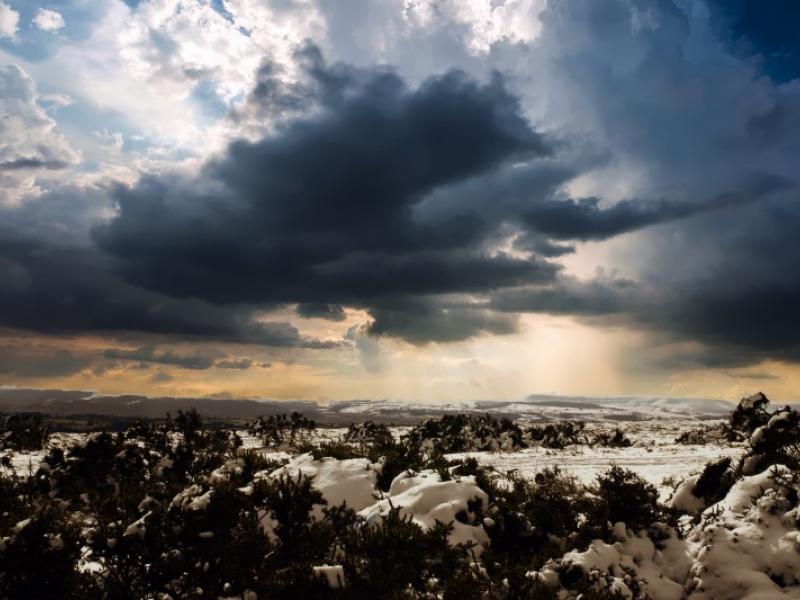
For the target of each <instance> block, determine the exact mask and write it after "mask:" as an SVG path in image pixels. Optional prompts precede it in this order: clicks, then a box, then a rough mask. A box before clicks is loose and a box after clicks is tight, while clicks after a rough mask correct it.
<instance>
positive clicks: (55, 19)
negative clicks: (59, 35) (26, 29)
mask: <svg viewBox="0 0 800 600" xmlns="http://www.w3.org/2000/svg"><path fill="white" fill-rule="evenodd" d="M33 24H34V25H36V27H38V28H39V29H41V30H42V31H58V30H59V29H61V28H62V27H64V25H65V23H64V17H62V16H61V13H59V12H57V11H55V10H50V9H47V8H40V9H39V12H37V13H36V16H35V17H34V18H33Z"/></svg>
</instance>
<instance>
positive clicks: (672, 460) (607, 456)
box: [0, 419, 742, 496]
mask: <svg viewBox="0 0 800 600" xmlns="http://www.w3.org/2000/svg"><path fill="white" fill-rule="evenodd" d="M710 423H713V421H707V420H706V421H694V420H687V419H682V420H679V421H675V422H670V421H663V420H652V421H635V422H611V423H609V422H599V423H590V424H589V425H588V426H587V432H596V431H602V430H607V431H613V430H614V429H615V428H619V429H621V430H622V431H624V432H625V433H626V435H627V436H628V437H629V438H630V439H631V441H633V443H634V445H633V446H632V447H630V448H607V447H597V446H596V447H589V446H586V445H579V446H572V447H569V448H565V449H563V450H555V449H548V448H542V447H536V448H526V449H524V450H519V451H515V452H464V453H456V454H448V455H446V457H447V458H448V459H452V460H457V459H461V458H466V457H475V458H476V459H477V460H478V462H480V463H481V464H483V465H486V466H491V467H494V468H495V469H497V470H499V471H501V472H504V473H505V472H509V471H512V470H514V471H517V472H518V473H519V474H520V475H522V476H524V477H533V475H535V474H536V472H538V471H541V470H542V469H543V468H545V467H553V466H556V467H559V468H560V469H561V470H563V471H564V472H566V473H569V474H571V475H574V476H575V477H577V478H578V480H579V481H581V482H583V483H591V481H592V480H594V478H595V477H596V476H597V475H598V474H600V473H602V472H604V471H606V470H607V469H608V467H609V465H619V466H621V467H625V468H627V469H631V470H632V471H635V472H636V473H638V474H639V475H640V476H641V477H643V478H644V479H646V480H647V481H649V482H650V483H652V484H653V485H655V486H656V487H657V488H658V489H659V491H660V492H661V494H662V496H665V495H667V494H668V493H669V492H670V491H671V490H672V488H673V485H674V484H675V483H677V482H678V481H680V480H681V479H682V478H684V477H687V476H689V475H691V474H693V473H695V472H697V471H698V470H700V469H701V468H702V467H703V465H705V464H706V463H707V462H709V461H710V460H714V459H716V458H720V457H723V456H730V457H732V458H734V459H735V458H738V457H739V456H740V454H741V452H742V447H741V446H737V445H733V446H731V445H717V444H705V445H685V444H677V443H676V442H675V440H676V439H677V438H678V436H679V435H680V434H681V433H683V432H685V431H691V430H693V429H697V428H699V427H704V426H707V425H709V424H710ZM408 429H409V428H408V427H394V428H392V432H393V433H394V434H395V436H401V435H403V434H404V433H405V432H407V431H408ZM345 431H346V429H344V428H338V427H336V428H319V429H317V430H316V431H315V433H314V440H313V441H315V442H322V441H337V440H341V439H342V437H343V436H344V433H345ZM238 433H239V435H240V436H241V437H242V441H243V448H245V449H255V450H260V451H261V452H262V453H263V454H264V455H265V456H268V457H270V458H275V459H289V458H290V455H289V454H288V453H286V452H283V451H276V450H272V449H267V448H263V447H262V446H261V442H260V441H259V439H258V438H256V437H254V436H252V435H250V434H248V433H247V432H246V431H240V432H238ZM82 437H83V436H82V434H77V433H55V434H53V435H52V436H51V439H50V445H52V446H58V447H61V448H66V447H67V446H69V445H70V444H72V443H74V442H76V441H79V440H80V439H81V438H82ZM44 454H45V451H34V452H13V451H10V450H5V451H0V457H2V456H5V455H9V456H11V461H12V464H13V466H14V468H15V469H16V470H17V472H18V473H20V474H28V473H32V472H35V471H36V469H37V468H38V466H39V463H40V462H41V460H42V457H43V456H44Z"/></svg>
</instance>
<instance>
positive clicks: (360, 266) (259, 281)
mask: <svg viewBox="0 0 800 600" xmlns="http://www.w3.org/2000/svg"><path fill="white" fill-rule="evenodd" d="M316 76H317V78H318V79H319V81H320V86H321V87H322V89H323V91H322V92H321V93H320V97H321V99H322V102H323V110H322V112H321V114H319V115H318V116H315V117H313V118H309V119H307V120H303V121H297V122H294V123H293V124H292V125H290V126H288V127H287V128H286V129H284V130H283V131H281V132H279V133H277V134H276V135H274V136H270V137H267V138H265V139H263V140H261V141H259V142H255V143H250V142H244V141H240V142H236V143H234V144H232V145H231V147H230V148H229V150H228V152H227V154H226V156H224V157H223V158H221V159H219V160H217V161H214V162H212V163H210V164H208V165H207V166H206V168H205V169H204V172H203V175H202V177H201V178H199V179H198V180H196V181H182V180H176V179H166V178H159V179H156V178H148V179H145V180H143V181H142V182H140V183H139V184H138V185H137V186H136V187H135V188H132V189H120V190H119V191H118V192H117V194H116V199H117V201H118V204H119V215H118V216H117V217H116V218H115V219H113V220H112V221H111V222H110V223H109V224H108V225H106V226H103V227H99V228H98V229H97V230H96V231H95V239H96V240H97V242H98V243H99V244H100V246H101V247H102V248H103V249H105V250H107V251H108V252H110V253H111V254H113V255H115V256H116V257H118V259H119V268H120V272H121V273H123V274H124V276H125V277H126V278H127V279H128V280H129V281H131V282H134V283H136V284H138V285H142V286H144V287H147V288H149V289H152V290H157V291H159V292H162V293H166V294H169V295H172V296H195V297H200V298H205V299H208V300H211V301H214V302H250V303H258V302H279V303H280V302H301V303H305V302H316V303H344V302H354V301H356V302H357V301H358V300H359V299H360V298H363V297H365V296H382V295H393V294H403V293H423V294H427V293H439V292H450V291H459V290H482V289H487V288H492V287H497V286H503V285H508V284H509V283H514V282H518V281H520V280H522V279H524V278H525V277H528V276H531V275H537V274H538V273H540V272H542V271H543V270H545V271H546V270H548V269H549V270H550V271H552V268H550V267H543V266H542V265H540V264H536V263H531V262H529V261H523V260H517V259H512V258H510V257H504V256H494V257H490V256H487V255H486V254H485V253H483V252H480V251H479V249H477V248H475V247H474V246H473V244H474V242H475V240H474V238H473V236H472V234H471V232H469V231H464V230H461V229H459V228H457V227H456V228H451V229H449V230H445V231H442V230H440V229H438V228H430V227H427V226H426V225H425V224H424V223H420V222H417V221H415V220H414V218H413V216H412V207H413V206H414V205H415V204H416V203H418V202H419V201H420V199H421V198H422V197H423V196H424V195H425V194H427V193H429V192H430V191H432V190H433V189H435V188H437V187H438V186H444V185H447V184H449V183H451V182H454V181H457V180H459V179H463V178H465V177H469V176H474V175H477V174H480V173H483V172H485V171H488V170H491V169H493V168H494V167H496V166H497V165H499V164H501V163H503V162H504V161H508V160H512V159H516V158H526V157H527V158H531V157H535V156H542V155H544V154H546V153H547V152H548V148H547V146H546V145H545V143H544V142H543V140H542V139H541V138H540V136H539V135H537V134H536V133H535V132H534V131H532V130H531V128H530V127H529V126H528V124H527V123H526V122H525V120H524V119H523V118H522V117H521V116H520V114H519V107H518V104H517V100H516V98H514V96H512V95H511V94H510V93H509V92H508V91H507V90H506V89H505V87H504V85H503V82H502V80H501V79H500V78H499V77H496V78H495V79H493V80H492V81H490V82H489V83H486V84H477V83H475V82H473V81H471V80H469V79H468V78H467V77H466V76H465V75H463V74H461V73H456V72H453V73H448V74H446V75H443V76H441V77H436V78H432V79H430V80H428V81H426V82H424V83H423V84H422V85H421V86H420V87H419V88H417V89H413V90H412V89H408V88H407V87H406V86H405V84H404V82H403V81H402V80H401V79H400V78H399V77H398V76H397V75H396V74H394V73H392V72H391V71H375V72H369V73H363V72H354V71H352V70H350V69H347V68H345V67H337V68H331V69H330V70H323V71H320V72H319V73H317V75H316ZM208 190H214V193H213V195H212V194H211V193H210V192H209V191H208ZM467 229H469V228H467Z"/></svg>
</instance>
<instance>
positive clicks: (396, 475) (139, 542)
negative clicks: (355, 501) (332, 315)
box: [0, 411, 729, 600]
mask: <svg viewBox="0 0 800 600" xmlns="http://www.w3.org/2000/svg"><path fill="white" fill-rule="evenodd" d="M261 422H262V423H269V425H268V427H267V428H266V429H264V428H262V429H261V433H262V434H263V435H264V436H265V438H264V439H265V440H266V442H267V443H268V444H269V445H271V446H273V445H274V446H278V447H289V446H291V445H292V444H294V446H300V447H302V446H303V445H304V444H306V442H304V441H303V439H302V438H303V437H304V436H305V435H306V433H307V432H308V431H310V422H309V421H307V420H305V419H303V418H302V417H299V416H298V417H290V418H277V419H273V420H272V421H269V419H263V420H262V421H261ZM292 423H294V425H292ZM550 425H552V426H551V427H549V428H548V427H547V426H544V427H541V428H539V429H537V431H541V432H546V435H545V436H542V437H541V439H539V440H534V441H533V442H532V441H531V439H532V437H531V435H530V430H528V431H526V430H525V429H523V428H521V427H519V426H517V425H516V424H514V423H512V422H510V421H505V420H495V419H492V418H491V417H458V418H456V417H452V418H443V419H439V420H433V421H428V422H426V423H423V424H421V425H420V426H419V427H416V428H412V429H411V430H410V431H409V432H408V433H407V434H406V435H403V436H395V435H393V434H392V432H391V431H390V430H389V429H388V428H387V427H386V426H384V425H379V424H373V423H365V424H361V425H357V426H352V427H351V428H350V429H349V430H348V432H347V433H346V434H345V435H344V437H343V439H342V440H340V441H334V442H324V443H322V444H318V445H315V446H314V452H313V455H315V456H316V457H317V458H318V459H322V457H323V456H328V457H330V456H331V455H333V456H334V457H335V458H338V459H339V460H340V461H342V462H338V461H336V460H334V459H333V458H325V460H317V461H314V460H313V456H312V457H309V456H308V455H303V456H302V457H300V458H302V459H303V460H305V461H310V462H305V463H302V464H307V465H311V466H314V467H315V468H316V467H318V466H320V465H322V464H331V465H332V466H333V467H335V468H340V467H341V468H342V469H344V466H347V468H348V470H347V471H346V472H347V473H348V474H349V475H353V474H355V475H358V474H359V471H358V470H359V469H361V470H362V471H363V469H369V470H370V471H369V472H370V473H371V475H370V477H371V479H370V480H369V481H370V483H369V486H370V491H369V492H368V494H370V493H371V494H373V496H374V499H375V502H376V503H380V502H386V503H388V504H387V506H386V510H385V511H382V512H379V513H371V512H364V511H357V510H356V509H355V508H353V507H351V506H348V505H347V504H346V503H344V504H341V505H331V504H329V502H328V501H327V500H326V495H325V494H323V492H322V491H321V488H320V487H319V486H320V485H323V486H324V485H332V482H331V475H330V473H331V472H335V471H330V472H329V473H328V474H327V475H325V479H324V481H323V478H322V476H320V477H321V479H320V481H319V482H318V481H316V480H315V479H314V477H313V476H310V475H307V474H305V473H304V471H303V470H302V469H301V470H297V469H295V470H289V468H288V466H287V468H286V469H283V468H279V467H280V466H281V462H280V461H270V460H268V459H267V458H265V457H264V455H263V454H260V453H258V452H256V451H254V450H244V449H242V447H241V440H240V439H239V438H238V436H237V435H236V434H235V433H234V432H232V431H227V430H223V429H212V428H208V427H206V426H205V424H204V423H203V420H202V419H201V418H200V416H199V415H198V414H197V413H196V412H194V411H188V412H179V413H178V414H176V415H175V416H174V417H168V418H167V419H166V420H164V421H161V422H145V421H143V422H139V423H136V424H135V425H133V426H132V427H130V428H129V429H128V430H126V431H123V432H119V433H114V434H112V433H105V432H101V433H94V434H91V435H88V436H86V437H85V438H84V439H82V440H81V442H79V443H75V444H73V445H72V446H70V447H68V448H65V449H58V448H52V449H50V450H49V451H48V453H47V454H46V455H45V457H44V460H43V462H42V463H41V466H40V468H39V470H38V472H36V473H35V474H34V475H33V476H32V477H23V476H19V475H17V474H14V473H13V472H9V473H7V474H6V476H4V477H2V478H0V597H2V598H44V599H48V598H88V599H95V598H97V599H100V598H111V599H116V598H120V599H127V598H131V599H137V600H138V599H151V598H161V599H163V600H166V599H168V598H171V599H173V600H177V599H183V598H190V599H203V600H205V599H209V600H211V599H214V600H216V599H218V598H243V599H245V598H246V599H248V600H253V599H259V598H260V599H264V598H277V599H282V598H287V599H288V598H292V599H293V600H296V599H297V598H312V599H314V598H355V599H362V598H363V599H365V600H366V599H369V600H375V599H376V598H398V599H400V598H420V599H422V598H426V599H427V598H430V599H433V598H458V599H459V600H462V599H472V598H474V599H476V600H478V599H483V598H492V599H495V598H497V599H516V598H537V599H539V598H541V599H545V600H548V599H552V600H554V599H555V598H562V597H567V598H576V597H578V596H580V597H581V598H597V599H606V598H618V597H623V596H620V595H619V594H620V592H619V573H617V574H612V573H611V572H610V571H604V570H602V569H600V570H598V569H594V570H586V569H583V568H576V567H575V565H574V564H572V563H570V562H568V561H565V562H563V563H561V562H559V560H558V557H562V556H564V555H565V554H566V553H569V552H570V551H584V550H586V549H588V548H590V545H591V544H593V543H595V541H596V540H600V541H601V542H603V543H607V544H613V543H615V541H616V540H617V536H619V530H620V528H619V527H618V526H615V525H616V524H617V523H618V522H623V523H624V524H625V525H626V527H627V529H629V530H633V531H645V532H648V535H649V536H650V538H649V539H653V540H655V543H658V542H657V540H658V539H660V538H659V537H658V535H656V534H655V533H653V532H654V531H662V532H663V531H665V530H669V531H673V529H672V526H673V525H674V523H675V520H674V519H675V513H674V512H672V511H670V510H668V509H667V508H665V507H664V506H662V505H661V504H660V503H659V502H658V495H657V493H656V490H655V488H653V486H651V485H649V484H647V483H646V482H645V481H643V480H642V479H641V478H639V477H638V476H637V475H635V474H634V473H632V472H631V471H628V470H626V469H623V468H620V467H612V468H611V469H609V470H608V471H607V472H606V473H604V474H602V475H600V476H599V477H598V478H597V479H596V481H594V482H593V483H592V484H590V485H583V484H581V483H579V482H578V481H577V480H576V479H575V478H573V477H571V476H569V475H567V474H565V473H563V472H562V471H560V470H558V469H557V468H551V469H544V470H542V471H541V472H539V473H538V474H537V475H536V476H535V477H534V478H532V479H526V478H523V477H521V476H519V475H518V474H515V473H513V472H512V473H510V474H501V473H498V472H495V471H493V470H491V469H488V468H486V467H482V466H481V465H480V464H479V463H478V462H477V461H476V460H475V459H466V460H459V461H447V460H445V457H444V456H443V453H444V452H445V451H447V452H451V451H454V450H456V449H459V450H466V449H469V448H474V447H476V446H478V447H484V448H490V449H495V448H497V447H498V443H500V444H501V445H502V444H506V443H507V444H509V445H510V446H516V445H520V446H523V445H526V444H530V443H539V442H541V441H542V440H544V439H545V438H546V437H547V436H550V437H549V438H548V439H551V440H554V443H557V444H561V443H562V442H563V441H565V440H568V439H581V438H582V436H583V435H584V434H583V429H582V427H580V426H577V425H573V424H570V425H562V426H560V427H559V426H556V425H555V424H550ZM292 427H294V433H293V432H292ZM436 436H441V437H440V438H437V437H436ZM615 437H617V436H616V434H615V433H614V434H610V438H612V439H613V438H615ZM559 440H560V441H559ZM548 443H549V442H548ZM609 443H616V442H609ZM354 458H355V459H357V460H350V459H354ZM348 461H349V462H348ZM717 470H718V471H720V472H721V473H722V474H725V473H727V472H728V471H729V469H728V466H720V467H718V469H717ZM336 472H338V471H336ZM342 472H344V471H342ZM409 473H417V475H409ZM712 475H713V474H709V475H708V476H707V477H706V479H707V481H706V482H704V483H703V484H702V485H699V486H698V489H701V490H705V493H707V494H708V495H709V497H711V496H716V495H718V490H717V488H718V487H719V486H718V485H717V484H716V483H714V482H715V481H716V479H714V477H712ZM415 481H425V482H430V485H431V486H432V487H431V489H433V490H434V491H435V494H434V495H433V496H431V498H435V501H431V502H430V503H431V506H430V507H428V508H425V509H424V510H430V511H431V513H430V514H432V515H436V516H437V518H430V519H429V520H428V521H425V523H426V524H425V526H423V524H422V522H421V521H419V520H417V519H416V518H415V517H414V516H413V514H416V513H413V511H411V509H409V508H408V504H407V503H408V502H411V503H412V504H413V503H414V502H417V500H414V499H411V500H409V499H406V500H403V501H402V502H405V503H406V504H403V503H402V502H401V503H400V504H398V505H394V504H392V502H393V501H394V499H396V498H401V497H402V494H403V491H404V490H405V489H408V486H410V485H412V484H413V483H414V482H415ZM393 482H394V484H393ZM333 483H335V482H333ZM426 485H427V484H426ZM463 485H469V486H474V487H472V488H470V489H473V490H474V491H473V492H470V494H469V495H468V496H465V497H463V498H462V500H463V501H464V504H462V505H459V506H460V507H459V508H458V510H454V511H453V512H452V513H449V514H452V515H455V516H454V517H452V518H450V517H448V518H446V519H445V520H444V521H442V518H444V517H441V515H442V514H446V513H443V512H442V510H444V509H445V508H446V507H448V506H450V505H451V503H453V502H456V501H460V500H458V498H456V497H454V496H447V495H444V490H445V489H463V488H458V486H463ZM373 486H374V489H372V488H373ZM436 486H440V487H436ZM446 486H452V487H450V488H447V487H446ZM389 490H391V494H392V495H388V491H389ZM465 493H466V492H465ZM436 494H439V495H436ZM381 497H383V498H387V499H386V500H381ZM414 498H417V499H418V498H421V496H414ZM425 502H428V500H426V501H425ZM425 502H422V500H419V505H417V504H414V506H415V507H416V508H415V509H414V510H418V509H419V510H422V508H420V506H421V505H422V504H424V503H425ZM375 514H377V515H378V517H375ZM426 518H427V517H426ZM465 527H466V528H467V530H469V531H475V530H478V531H480V532H481V536H480V537H478V538H474V540H480V543H478V542H476V541H469V540H470V539H473V538H469V537H460V538H456V537H454V536H455V533H456V532H457V531H462V532H463V531H465V529H464V528H465ZM459 528H461V529H459ZM623 529H625V528H623ZM659 535H660V534H659ZM675 535H677V534H675ZM465 540H466V541H465ZM457 541H458V543H456V542H457ZM545 570H549V571H548V572H549V573H551V574H555V579H553V577H551V576H544V575H542V574H541V573H543V572H544V571H545ZM626 577H627V579H626V582H627V583H626V584H625V585H626V588H625V589H628V590H633V591H634V592H635V593H636V594H639V590H640V588H639V585H640V582H639V580H638V579H637V577H636V575H635V573H631V574H630V576H627V575H626ZM559 594H561V595H559ZM565 594H566V596H565ZM634 597H644V596H642V595H641V594H639V595H638V596H634Z"/></svg>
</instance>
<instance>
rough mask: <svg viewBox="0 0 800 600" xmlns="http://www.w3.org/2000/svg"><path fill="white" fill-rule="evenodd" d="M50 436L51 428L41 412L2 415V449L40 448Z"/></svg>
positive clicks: (0, 441) (0, 419)
mask: <svg viewBox="0 0 800 600" xmlns="http://www.w3.org/2000/svg"><path fill="white" fill-rule="evenodd" d="M49 437H50V430H49V428H48V427H47V425H46V424H45V422H44V419H43V418H42V415H40V414H37V413H17V414H13V415H0V449H10V450H40V449H42V448H44V446H45V444H47V440H48V438H49Z"/></svg>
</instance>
